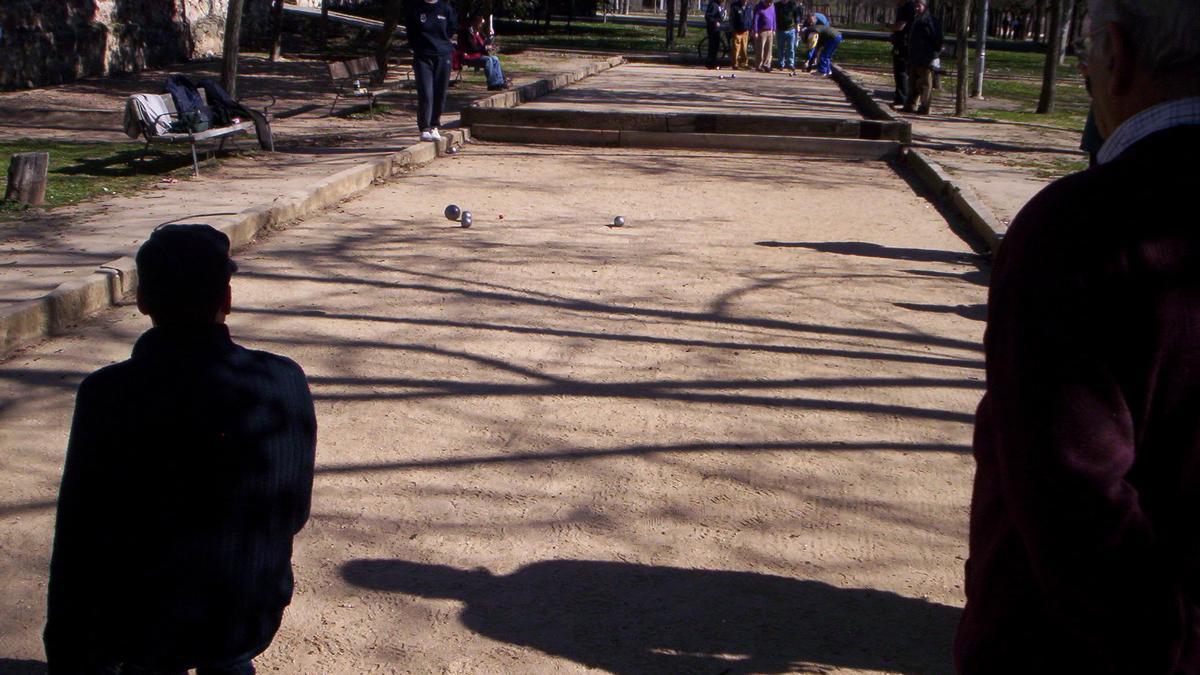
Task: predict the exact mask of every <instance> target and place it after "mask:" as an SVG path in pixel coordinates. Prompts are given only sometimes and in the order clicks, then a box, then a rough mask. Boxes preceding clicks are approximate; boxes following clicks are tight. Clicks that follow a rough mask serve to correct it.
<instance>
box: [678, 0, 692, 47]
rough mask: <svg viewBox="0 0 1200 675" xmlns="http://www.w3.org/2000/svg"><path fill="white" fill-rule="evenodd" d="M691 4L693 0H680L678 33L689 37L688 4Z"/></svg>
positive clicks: (682, 36) (680, 35) (683, 36)
mask: <svg viewBox="0 0 1200 675" xmlns="http://www.w3.org/2000/svg"><path fill="white" fill-rule="evenodd" d="M689 4H691V0H679V33H678V35H679V37H681V38H685V37H687V28H688V26H687V17H688V5H689Z"/></svg>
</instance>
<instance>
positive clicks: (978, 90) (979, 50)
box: [973, 0, 988, 98]
mask: <svg viewBox="0 0 1200 675" xmlns="http://www.w3.org/2000/svg"><path fill="white" fill-rule="evenodd" d="M987 38H988V0H980V1H979V14H978V15H977V18H976V19H975V87H974V89H975V93H974V94H973V95H974V96H975V97H976V98H983V78H984V76H985V75H986V74H987Z"/></svg>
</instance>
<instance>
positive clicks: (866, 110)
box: [833, 64, 912, 140]
mask: <svg viewBox="0 0 1200 675" xmlns="http://www.w3.org/2000/svg"><path fill="white" fill-rule="evenodd" d="M833 81H834V82H837V84H838V86H839V87H841V88H842V93H844V94H845V95H846V98H848V99H850V102H851V103H853V104H854V107H855V108H858V112H859V114H860V115H862V116H863V117H865V118H867V119H869V120H880V121H883V122H896V123H898V124H904V125H905V126H907V127H908V128H909V130H910V131H909V139H910V140H911V138H912V131H911V129H912V125H911V124H909V122H908V121H907V120H902V119H899V118H897V117H896V116H895V115H893V114H892V111H890V110H888V109H887V107H886V106H884V105H882V104H880V103H879V101H876V100H875V97H874V96H872V95H871V92H869V91H867V88H866V87H864V86H862V85H861V84H859V83H858V81H857V80H855V79H854V78H853V77H851V76H850V73H847V72H846V71H845V70H843V69H842V67H841V66H838V65H836V64H835V65H834V66H833Z"/></svg>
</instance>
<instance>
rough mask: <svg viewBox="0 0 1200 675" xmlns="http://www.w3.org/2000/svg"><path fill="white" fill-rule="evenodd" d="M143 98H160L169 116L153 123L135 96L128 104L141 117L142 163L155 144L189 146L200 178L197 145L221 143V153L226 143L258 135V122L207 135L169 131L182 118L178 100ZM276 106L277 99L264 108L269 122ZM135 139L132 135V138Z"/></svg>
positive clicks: (218, 129)
mask: <svg viewBox="0 0 1200 675" xmlns="http://www.w3.org/2000/svg"><path fill="white" fill-rule="evenodd" d="M140 96H146V97H157V98H158V99H160V100H161V102H162V106H161V107H163V108H165V109H166V112H164V113H159V114H158V115H155V116H154V118H153V119H148V118H147V115H145V114H144V111H143V110H142V108H141V107H140V106H137V105H135V104H134V103H133V98H134V97H133V96H131V97H130V101H129V103H128V104H127V105H128V106H130V107H131V108H132V109H133V110H134V111H136V114H137V121H138V126H139V128H140V129H141V135H142V136H143V137H144V138H145V139H146V145H145V147H143V148H142V155H141V158H140V159H141V161H142V162H144V161H145V159H146V152H147V151H149V149H150V144H151V143H187V144H188V145H190V146H191V149H192V171H193V172H194V174H195V175H196V176H199V175H200V162H199V160H198V159H197V157H196V144H197V143H204V142H207V141H212V140H216V139H220V145H219V146H218V147H217V152H220V151H221V150H223V149H224V148H225V140H226V139H230V138H232V137H234V136H238V135H241V134H248V133H250V132H252V131H254V122H253V121H251V120H245V121H242V122H238V123H237V124H231V125H228V126H223V127H212V128H209V129H206V130H204V131H196V132H192V131H168V130H164V126H166V127H169V126H170V124H171V122H172V121H173V120H179V119H180V115H179V111H178V109H177V108H176V107H175V99H173V98H172V97H171V95H170V94H140ZM272 105H275V97H274V96H272V97H271V102H270V103H269V104H267V105H266V106H265V107H264V108H263V111H262V112H263V115H264V116H265V117H266V118H267V119H268V120H269V119H270V117H271V116H270V110H271V106H272ZM163 118H166V119H163ZM130 135H132V134H130ZM274 146H275V142H274V140H272V141H271V148H270V150H271V151H272V152H274V151H275V147H274Z"/></svg>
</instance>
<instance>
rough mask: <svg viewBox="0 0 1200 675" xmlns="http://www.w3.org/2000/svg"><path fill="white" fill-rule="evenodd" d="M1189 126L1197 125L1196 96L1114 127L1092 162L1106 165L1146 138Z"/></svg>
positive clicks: (1199, 98)
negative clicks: (1159, 132)
mask: <svg viewBox="0 0 1200 675" xmlns="http://www.w3.org/2000/svg"><path fill="white" fill-rule="evenodd" d="M1189 124H1200V96H1194V97H1191V98H1180V99H1175V100H1174V101H1167V102H1166V103H1160V104H1158V105H1156V106H1153V107H1150V108H1146V109H1145V110H1143V111H1141V112H1140V113H1138V114H1136V115H1134V116H1133V117H1130V118H1129V119H1127V120H1125V121H1124V122H1122V123H1121V126H1119V127H1117V130H1116V131H1114V132H1113V135H1112V136H1109V137H1108V140H1106V141H1105V142H1104V145H1103V146H1102V147H1101V148H1100V152H1099V153H1098V154H1097V155H1096V162H1097V163H1098V164H1107V163H1109V162H1111V161H1113V160H1114V159H1116V158H1117V157H1120V156H1121V153H1123V152H1125V151H1126V150H1128V149H1129V146H1131V145H1133V144H1134V143H1137V142H1138V141H1140V140H1142V139H1143V138H1145V137H1147V136H1149V135H1150V134H1153V133H1155V132H1158V131H1162V130H1164V129H1170V128H1172V127H1181V126H1184V125H1189Z"/></svg>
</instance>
